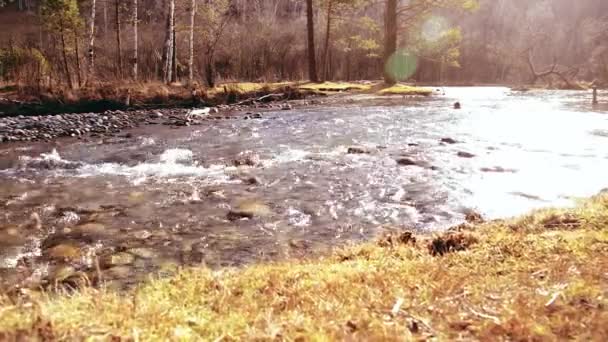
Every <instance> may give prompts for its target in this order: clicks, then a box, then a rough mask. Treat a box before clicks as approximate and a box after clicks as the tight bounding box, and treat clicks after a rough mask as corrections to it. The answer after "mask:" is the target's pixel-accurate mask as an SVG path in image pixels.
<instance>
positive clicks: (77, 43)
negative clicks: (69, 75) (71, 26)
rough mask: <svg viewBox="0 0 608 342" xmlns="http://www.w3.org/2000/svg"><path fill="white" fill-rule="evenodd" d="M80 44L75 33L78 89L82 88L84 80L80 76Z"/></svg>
mask: <svg viewBox="0 0 608 342" xmlns="http://www.w3.org/2000/svg"><path fill="white" fill-rule="evenodd" d="M78 45H80V42H79V41H78V34H77V33H76V32H74V50H75V52H76V76H77V77H78V87H82V78H81V76H80V74H81V70H80V48H79V47H78Z"/></svg>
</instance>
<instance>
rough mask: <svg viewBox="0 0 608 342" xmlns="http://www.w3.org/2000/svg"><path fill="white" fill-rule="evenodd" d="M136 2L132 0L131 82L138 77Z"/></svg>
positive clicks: (137, 19) (137, 18)
mask: <svg viewBox="0 0 608 342" xmlns="http://www.w3.org/2000/svg"><path fill="white" fill-rule="evenodd" d="M137 5H138V1H137V0H133V80H134V81H137V76H138V58H139V56H138V50H139V49H138V48H139V37H138V33H139V32H138V24H139V17H138V6H137Z"/></svg>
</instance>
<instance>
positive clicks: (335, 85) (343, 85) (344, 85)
mask: <svg viewBox="0 0 608 342" xmlns="http://www.w3.org/2000/svg"><path fill="white" fill-rule="evenodd" d="M371 87H372V86H371V85H370V84H361V83H351V82H323V83H305V84H302V85H300V86H299V88H300V89H302V90H311V91H319V92H339V91H364V90H370V89H371Z"/></svg>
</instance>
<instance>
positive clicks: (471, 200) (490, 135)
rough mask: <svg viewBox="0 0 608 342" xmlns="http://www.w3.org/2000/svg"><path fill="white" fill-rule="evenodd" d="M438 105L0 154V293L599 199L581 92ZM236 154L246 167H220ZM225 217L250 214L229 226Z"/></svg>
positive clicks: (291, 114) (309, 110) (448, 94)
mask: <svg viewBox="0 0 608 342" xmlns="http://www.w3.org/2000/svg"><path fill="white" fill-rule="evenodd" d="M442 91H445V94H444V95H439V96H434V97H431V98H425V99H416V100H413V99H405V98H401V97H392V98H385V99H378V98H373V97H365V96H360V97H358V98H355V99H354V100H353V101H343V102H346V103H342V102H341V103H340V104H334V105H326V106H322V107H321V106H312V107H306V108H302V109H297V110H293V111H280V112H267V113H264V115H263V119H261V120H228V121H217V122H209V123H208V125H203V126H196V127H184V128H180V129H170V128H164V127H163V128H158V127H155V128H145V129H138V130H134V131H132V134H131V135H129V136H127V137H125V138H113V139H105V140H104V139H101V138H99V139H93V140H90V141H87V142H82V141H67V140H65V141H58V142H55V143H53V144H46V145H45V144H29V145H0V278H2V279H3V280H2V281H0V283H3V284H4V286H13V285H15V284H17V283H20V284H30V285H31V284H38V283H40V282H45V281H46V282H49V280H48V279H55V280H64V279H66V278H69V277H71V276H72V275H73V274H76V273H78V272H80V273H78V274H86V275H87V276H88V277H94V276H96V275H97V276H100V274H103V277H104V279H105V280H108V281H112V280H115V281H118V282H119V283H120V284H126V283H131V282H136V281H138V280H139V279H141V278H142V277H145V275H146V274H148V273H150V272H156V271H158V270H159V269H163V267H166V266H167V265H169V266H171V265H193V264H200V263H204V264H206V265H209V266H211V267H220V266H238V265H242V264H246V263H251V262H257V261H262V260H267V259H276V258H282V257H286V256H297V255H302V254H306V253H310V252H314V251H323V250H327V249H329V248H331V247H334V246H338V245H343V244H345V243H351V242H356V241H362V240H369V239H371V238H373V237H375V236H377V235H379V234H382V233H383V232H385V231H390V230H398V229H404V228H408V229H417V230H420V231H434V230H441V229H445V228H446V227H449V226H452V225H455V224H458V223H460V222H462V221H463V220H464V216H465V214H466V213H467V212H469V211H471V210H474V211H477V212H480V213H482V214H483V215H484V216H485V217H488V218H498V217H506V216H511V215H516V214H520V213H524V212H526V211H528V210H530V209H532V208H537V207H545V206H553V205H557V206H563V205H570V204H571V203H572V198H574V197H578V196H589V195H591V194H594V193H597V192H598V191H599V190H601V189H602V188H603V187H606V186H608V178H607V176H606V175H608V116H607V115H606V114H608V108H607V107H601V106H600V107H598V106H595V107H593V106H592V105H591V99H590V94H589V93H586V92H571V91H533V92H528V93H518V92H511V91H510V90H508V89H506V88H446V89H443V90H442ZM600 100H601V102H604V103H606V102H608V98H605V97H603V98H600ZM454 101H460V102H461V103H462V109H460V110H455V109H453V107H452V104H453V102H454ZM443 138H452V139H454V140H457V141H458V143H455V144H450V143H442V142H441V139H443ZM351 146H357V147H360V149H365V150H367V151H366V152H370V153H359V154H353V153H348V152H349V151H348V149H349V147H351ZM243 156H249V160H248V164H254V165H253V166H251V165H243V166H234V165H235V162H234V161H235V160H241V159H243ZM470 157H472V158H470ZM403 158H407V159H409V161H413V162H415V163H416V164H417V165H409V166H408V165H400V164H399V163H398V162H397V160H399V159H403ZM237 164H238V163H237ZM406 164H407V163H406ZM243 203H244V204H243ZM239 206H241V207H242V206H249V207H250V208H251V207H254V208H257V210H258V211H255V210H254V212H253V213H248V214H247V215H241V216H247V217H242V218H241V216H239V215H236V216H235V215H233V214H229V213H230V212H231V210H233V211H234V210H237V211H238V209H239ZM241 209H242V208H241ZM249 216H253V217H249ZM99 260H101V264H100V262H99Z"/></svg>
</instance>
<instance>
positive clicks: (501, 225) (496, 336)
mask: <svg viewBox="0 0 608 342" xmlns="http://www.w3.org/2000/svg"><path fill="white" fill-rule="evenodd" d="M607 226H608V195H601V196H597V197H595V198H593V199H591V200H588V201H585V202H584V203H581V204H580V206H579V207H577V208H575V209H570V210H543V211H538V212H535V213H532V214H530V215H528V216H525V217H522V218H518V219H514V220H508V221H498V222H490V223H485V224H478V225H476V226H471V227H464V226H463V227H459V228H457V229H454V230H452V231H451V232H449V233H446V234H442V235H438V236H434V237H428V236H422V237H420V236H419V237H416V236H413V235H412V234H409V233H404V234H402V235H400V236H395V235H393V236H387V237H383V238H382V239H380V240H379V241H378V242H377V243H373V244H372V243H370V244H365V245H361V246H356V247H351V248H346V249H343V250H339V251H336V252H335V253H334V254H333V255H332V256H330V257H326V258H322V259H314V260H304V261H301V260H293V261H291V262H282V263H277V264H263V265H253V266H250V267H247V268H245V269H240V270H223V271H220V272H213V271H210V270H208V269H204V268H201V269H189V270H183V271H182V272H181V273H179V274H178V275H177V276H174V277H172V278H168V279H160V280H153V281H150V282H149V283H147V284H145V285H142V286H141V287H140V288H138V289H136V290H133V291H131V292H128V293H122V294H119V293H115V292H112V291H109V290H96V289H84V290H80V291H79V292H77V293H74V294H72V295H65V294H64V295H61V294H59V295H58V294H40V293H34V292H31V293H29V294H28V295H26V296H25V297H24V298H23V299H20V300H18V301H11V300H9V299H8V298H5V299H4V300H2V301H1V302H2V304H0V316H1V317H2V319H1V320H0V331H3V333H0V340H1V339H2V338H3V337H4V338H19V337H21V338H25V337H37V338H44V337H47V338H51V339H66V338H74V339H80V338H84V337H90V336H93V337H101V338H103V339H110V338H112V337H123V338H124V337H126V338H134V339H136V340H137V339H142V340H165V339H177V340H195V339H204V340H215V339H217V340H271V339H279V340H301V341H305V340H313V341H326V340H340V339H346V340H352V339H354V340H403V339H406V340H414V339H426V338H431V337H434V338H436V339H439V340H453V339H474V340H532V341H542V340H548V341H553V340H559V339H574V340H596V341H606V340H608V273H607V271H606V270H607V269H608V229H607Z"/></svg>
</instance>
